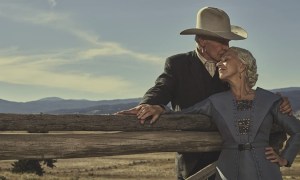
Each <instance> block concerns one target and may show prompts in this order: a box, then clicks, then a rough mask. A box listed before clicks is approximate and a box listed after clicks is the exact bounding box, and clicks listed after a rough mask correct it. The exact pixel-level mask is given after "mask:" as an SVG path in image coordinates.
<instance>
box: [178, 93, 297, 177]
mask: <svg viewBox="0 0 300 180" xmlns="http://www.w3.org/2000/svg"><path fill="white" fill-rule="evenodd" d="M279 105H280V97H279V96H278V95H276V94H274V93H272V92H269V91H267V90H264V89H261V88H257V89H256V92H255V99H254V101H253V105H252V108H251V109H252V110H251V111H249V114H250V115H249V116H248V117H250V118H249V119H251V120H250V122H251V123H250V126H249V128H248V133H246V134H240V131H239V128H240V126H237V117H238V116H239V117H241V116H240V115H239V113H240V112H238V111H237V109H236V107H235V100H234V97H233V95H232V93H231V91H226V92H222V93H218V94H215V95H212V96H210V97H209V98H207V99H206V100H204V101H201V102H199V103H197V104H195V105H194V106H192V107H190V108H187V109H184V110H183V111H181V112H179V113H201V114H206V115H208V116H210V117H211V118H212V120H213V121H214V123H215V124H216V125H217V127H218V129H219V132H220V134H221V137H222V139H223V148H222V152H221V154H220V157H219V159H218V162H217V167H218V172H219V173H218V175H217V177H216V179H222V178H221V177H222V176H223V179H225V178H226V179H228V180H256V179H261V180H280V179H282V175H281V173H280V168H279V166H278V164H276V163H272V162H270V161H269V160H267V159H266V156H265V147H268V146H269V135H270V132H271V128H272V125H273V123H276V124H278V125H280V126H282V127H283V128H284V129H285V130H286V132H287V133H288V134H289V135H290V138H289V139H288V141H287V143H286V146H285V148H284V150H283V151H282V153H281V156H282V157H284V158H285V159H287V160H288V162H289V165H291V164H292V163H293V161H294V159H295V157H296V155H297V153H298V151H299V149H300V121H299V120H298V119H296V118H295V117H293V116H288V115H285V114H282V113H280V112H279ZM220 172H221V173H222V175H221V174H220ZM224 176H225V177H224Z"/></svg>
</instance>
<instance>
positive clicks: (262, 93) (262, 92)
mask: <svg viewBox="0 0 300 180" xmlns="http://www.w3.org/2000/svg"><path fill="white" fill-rule="evenodd" d="M256 98H262V99H268V100H278V99H280V98H281V97H280V95H278V94H276V93H274V92H272V91H269V90H266V89H263V88H260V87H257V88H256Z"/></svg>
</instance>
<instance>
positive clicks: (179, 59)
mask: <svg viewBox="0 0 300 180" xmlns="http://www.w3.org/2000/svg"><path fill="white" fill-rule="evenodd" d="M194 57H195V51H190V52H186V53H180V54H175V55H173V56H170V57H168V58H167V62H168V63H186V62H187V60H188V59H192V58H194Z"/></svg>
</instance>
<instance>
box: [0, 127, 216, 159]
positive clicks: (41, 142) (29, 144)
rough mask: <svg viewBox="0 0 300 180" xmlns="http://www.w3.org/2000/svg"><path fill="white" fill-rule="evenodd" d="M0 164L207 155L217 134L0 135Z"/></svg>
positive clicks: (161, 132) (176, 132)
mask: <svg viewBox="0 0 300 180" xmlns="http://www.w3.org/2000/svg"><path fill="white" fill-rule="evenodd" d="M0 139H1V140H0V160H12V159H65V158H83V157H100V156H110V155H125V154H139V153H150V152H208V151H217V150H220V147H221V139H220V136H219V134H218V133H217V132H209V133H208V132H206V133H204V132H188V131H153V132H118V133H105V134H99V133H98V134H97V133H95V134H39V133H37V134H28V133H23V134H21V133H20V134H0Z"/></svg>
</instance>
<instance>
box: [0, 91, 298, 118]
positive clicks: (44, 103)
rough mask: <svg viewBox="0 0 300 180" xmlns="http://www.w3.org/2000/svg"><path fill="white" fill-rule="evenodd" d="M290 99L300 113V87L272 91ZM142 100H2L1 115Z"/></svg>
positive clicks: (90, 109) (93, 109) (104, 110)
mask: <svg viewBox="0 0 300 180" xmlns="http://www.w3.org/2000/svg"><path fill="white" fill-rule="evenodd" d="M270 91H272V92H278V93H280V94H282V95H283V96H286V97H288V98H289V101H290V102H291V104H292V107H293V110H294V111H299V112H300V87H289V88H280V89H272V90H270ZM140 101H141V98H131V99H114V100H100V101H90V100H72V99H62V98H58V97H47V98H43V99H40V100H36V101H29V102H12V101H7V100H2V99H0V113H15V114H39V113H44V114H89V115H93V114H112V113H115V112H117V111H120V110H123V109H129V108H132V107H134V106H136V105H137V104H138V103H139V102H140Z"/></svg>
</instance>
